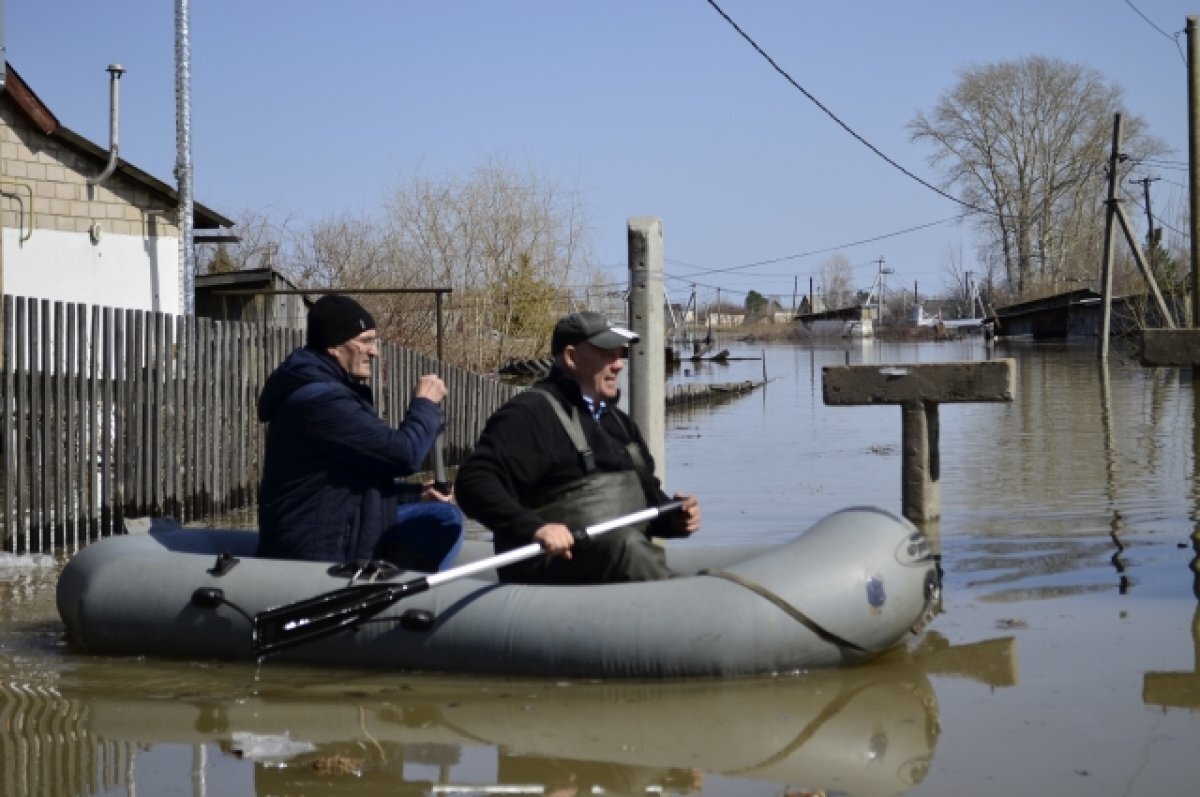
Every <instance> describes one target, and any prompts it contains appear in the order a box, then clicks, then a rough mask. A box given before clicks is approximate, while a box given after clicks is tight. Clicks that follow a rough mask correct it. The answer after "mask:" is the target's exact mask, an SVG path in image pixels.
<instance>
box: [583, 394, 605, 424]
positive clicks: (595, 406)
mask: <svg viewBox="0 0 1200 797" xmlns="http://www.w3.org/2000/svg"><path fill="white" fill-rule="evenodd" d="M583 403H584V404H586V405H587V408H588V411H589V412H591V413H592V419H593V420H596V421H598V420H600V416H602V415H603V414H604V411H605V410H607V409H608V402H607V401H600V402H597V401H596V400H595V399H594V398H592V397H591V396H584V397H583Z"/></svg>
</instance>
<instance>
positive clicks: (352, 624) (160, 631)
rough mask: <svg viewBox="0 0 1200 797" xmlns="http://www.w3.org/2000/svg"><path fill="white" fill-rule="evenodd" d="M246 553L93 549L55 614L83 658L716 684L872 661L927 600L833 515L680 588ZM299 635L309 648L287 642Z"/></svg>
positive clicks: (881, 531)
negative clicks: (515, 580) (519, 578)
mask: <svg viewBox="0 0 1200 797" xmlns="http://www.w3.org/2000/svg"><path fill="white" fill-rule="evenodd" d="M256 544H257V535H256V534H254V533H253V532H246V531H231V530H213V529H192V528H184V529H177V530H171V531H165V532H151V533H145V534H132V535H124V536H119V537H112V538H108V539H105V540H101V541H99V542H96V543H93V544H91V545H89V546H87V547H86V548H84V549H83V550H82V551H80V552H79V553H78V554H76V555H75V556H74V557H73V558H72V559H71V561H70V562H69V563H68V564H67V566H66V567H65V568H64V569H63V572H62V575H61V576H60V578H59V582H58V590H57V604H58V611H59V614H60V616H61V617H62V619H63V622H64V623H65V625H66V629H67V632H68V635H69V637H70V638H71V639H72V640H73V641H74V642H75V643H76V644H77V645H79V646H81V647H82V648H83V649H84V650H86V651H88V652H92V653H97V654H108V655H131V656H155V657H167V658H175V659H189V660H197V659H226V660H238V659H241V660H254V659H256V658H257V659H261V658H263V657H264V656H266V657H267V663H268V665H269V662H270V661H274V660H282V661H289V662H298V663H307V664H317V665H344V666H354V667H378V668H386V669H390V670H402V671H423V672H442V673H476V674H490V675H505V676H510V675H512V676H565V677H579V678H605V679H611V678H639V679H646V678H690V677H716V678H724V677H735V676H750V675H772V674H786V673H793V672H797V671H801V670H807V669H812V668H820V667H829V666H836V665H842V664H848V663H854V662H859V661H863V660H866V659H868V658H871V657H873V656H875V655H876V654H878V653H880V652H882V651H884V650H887V649H889V648H892V647H895V646H896V645H897V644H899V643H900V642H901V641H902V640H903V639H904V638H905V637H906V635H908V634H909V633H910V632H912V631H915V630H916V629H918V628H919V627H920V626H922V625H923V624H924V623H925V622H927V620H928V619H929V615H930V612H931V607H932V606H933V605H934V602H935V601H936V597H937V591H938V578H937V571H936V566H935V562H934V560H933V557H932V555H931V552H930V549H929V546H928V545H927V543H926V541H925V539H924V537H923V536H922V535H921V533H920V532H919V531H917V529H916V528H915V527H913V526H912V524H910V523H909V522H908V521H906V520H904V519H903V518H900V517H898V516H896V515H893V514H891V513H889V512H885V511H883V510H879V509H873V508H854V509H846V510H842V511H840V512H836V513H834V514H832V515H829V516H828V517H826V518H824V519H823V520H821V521H819V522H818V523H817V524H815V525H814V526H812V527H811V528H809V529H808V530H807V531H805V532H804V533H802V534H800V535H799V536H798V537H796V538H795V539H793V540H791V541H789V542H786V543H784V544H781V545H778V546H770V547H764V546H758V547H743V548H718V547H703V546H701V545H700V544H699V543H697V542H694V541H689V542H685V543H682V544H680V543H672V544H670V545H668V547H667V558H668V563H669V564H670V566H671V567H672V569H673V570H675V571H676V572H678V573H680V574H681V575H680V576H679V577H677V578H673V579H669V580H666V581H656V582H646V583H635V584H612V585H602V586H581V587H562V586H528V585H515V584H501V583H498V582H497V580H496V577H495V573H494V571H493V570H487V569H486V566H487V564H488V563H489V562H491V561H492V560H494V559H495V557H492V558H490V559H486V560H483V561H481V557H485V556H486V553H487V550H486V548H490V545H488V544H487V543H480V542H476V543H473V544H469V545H468V546H467V547H466V548H465V551H464V555H463V557H462V558H461V559H460V561H464V562H466V564H463V565H461V566H458V565H456V568H454V569H452V570H451V571H447V572H445V573H438V574H433V575H430V576H423V575H421V574H417V573H412V572H403V571H399V572H386V571H372V572H370V573H369V574H367V575H364V573H363V572H362V570H363V569H362V568H358V567H346V566H336V565H330V564H323V563H319V562H295V561H283V560H273V559H259V558H255V557H254V555H253V554H254V550H255V546H256ZM472 559H474V560H475V562H474V565H472V564H471V563H470V560H472ZM478 566H484V568H485V570H484V572H479V573H474V574H472V575H470V576H468V577H460V576H459V575H458V574H457V573H456V572H455V571H457V570H461V571H463V572H464V573H465V572H467V571H468V570H469V569H470V568H471V567H478ZM414 584H415V585H417V587H418V588H417V589H410V587H411V586H412V585H414ZM347 595H350V596H351V597H353V598H355V600H354V601H353V602H349V603H348V602H347V601H346V597H347ZM359 596H362V598H363V600H362V601H361V602H359V601H358V597H359ZM327 597H332V598H336V600H326V598H327ZM318 609H320V611H322V612H324V614H321V615H320V616H319V617H318V616H317V615H318V614H319V612H318ZM325 609H329V611H325ZM330 620H332V621H334V622H332V623H330V622H327V621H330ZM264 626H265V627H267V628H273V629H274V631H273V632H272V633H270V634H266V636H267V637H268V638H267V640H266V642H264V639H263V637H264V633H263V628H264ZM305 629H309V630H314V629H315V631H316V632H315V633H308V634H298V635H296V636H295V637H294V638H293V637H292V635H293V634H294V633H297V632H299V631H304V630H305ZM281 642H287V643H288V644H286V645H285V644H281Z"/></svg>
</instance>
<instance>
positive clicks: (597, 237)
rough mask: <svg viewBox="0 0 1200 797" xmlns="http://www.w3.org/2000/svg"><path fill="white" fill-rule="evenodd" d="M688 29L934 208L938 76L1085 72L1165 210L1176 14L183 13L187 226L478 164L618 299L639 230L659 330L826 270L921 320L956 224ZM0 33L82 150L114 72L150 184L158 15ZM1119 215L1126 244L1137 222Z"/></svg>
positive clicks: (1173, 122)
mask: <svg viewBox="0 0 1200 797" xmlns="http://www.w3.org/2000/svg"><path fill="white" fill-rule="evenodd" d="M714 2H715V4H716V6H718V7H719V8H720V9H721V10H723V11H724V12H725V14H727V15H728V16H729V18H730V19H732V20H733V21H734V22H735V23H736V24H737V26H738V27H740V28H741V29H742V31H744V32H745V34H746V35H747V36H749V37H750V38H751V39H752V40H753V41H754V42H755V43H757V45H758V46H759V47H760V48H761V49H762V51H764V52H765V53H766V54H767V55H769V56H770V57H771V59H773V60H774V61H775V63H776V64H778V66H779V67H780V68H781V69H783V70H784V71H786V72H787V73H788V75H790V76H791V78H792V80H794V81H795V83H796V84H798V85H799V86H801V87H803V89H804V91H806V92H808V94H810V95H812V97H814V98H815V99H816V100H818V101H819V102H820V103H821V105H823V106H825V108H827V109H828V110H829V111H830V112H831V113H832V114H833V115H835V116H836V117H837V118H838V119H840V120H841V121H842V122H843V123H844V124H845V125H846V126H847V127H849V128H851V129H852V130H853V131H854V132H855V133H857V134H858V136H860V137H861V138H862V139H865V140H866V141H867V142H869V143H870V144H871V145H872V146H873V147H875V148H876V149H878V150H879V151H880V152H882V153H884V154H885V155H886V156H887V157H888V158H889V159H891V160H892V161H894V162H895V163H896V164H898V165H899V166H901V167H903V169H905V170H907V171H909V172H911V173H912V174H914V175H916V176H917V177H920V178H921V179H922V180H925V181H926V182H930V183H934V184H937V183H938V181H939V175H938V173H937V172H936V171H935V170H934V169H933V168H932V167H931V166H930V165H929V163H928V158H929V155H930V154H931V150H930V149H929V147H928V146H927V145H925V144H920V143H913V142H911V141H910V140H909V132H908V129H907V124H908V122H910V121H911V120H912V119H913V117H914V116H915V114H916V113H917V112H918V111H929V110H931V109H932V108H933V107H934V106H935V104H936V103H937V101H938V99H939V97H940V96H941V95H942V94H944V93H945V92H947V91H949V90H950V89H951V88H952V87H953V86H954V84H955V82H956V80H957V78H958V76H959V74H960V70H962V69H964V68H968V67H972V66H982V65H987V64H994V63H999V62H1004V61H1012V60H1016V59H1020V58H1023V57H1026V56H1031V55H1040V56H1050V57H1054V58H1058V59H1061V60H1063V61H1067V62H1070V63H1074V64H1080V65H1083V66H1087V67H1091V68H1093V69H1095V70H1097V71H1098V72H1100V73H1101V74H1102V75H1103V76H1104V77H1105V79H1107V80H1108V81H1110V82H1114V83H1117V84H1119V85H1120V86H1122V87H1123V88H1124V90H1125V103H1126V111H1127V112H1128V113H1130V114H1133V115H1136V116H1140V117H1142V118H1143V119H1145V120H1146V121H1147V122H1148V124H1149V132H1150V133H1151V134H1152V135H1155V136H1157V137H1158V138H1160V139H1162V140H1163V141H1164V142H1165V143H1166V144H1167V145H1168V146H1169V147H1171V149H1172V150H1173V152H1172V153H1171V154H1169V155H1167V156H1165V159H1164V161H1163V162H1162V163H1161V164H1159V166H1158V168H1156V169H1155V170H1154V171H1152V172H1146V173H1144V174H1143V173H1140V172H1139V173H1138V174H1137V176H1138V177H1143V176H1145V177H1157V178H1159V179H1158V180H1156V181H1155V182H1154V183H1153V184H1152V194H1151V202H1152V205H1153V209H1154V212H1155V215H1156V216H1160V217H1162V218H1163V219H1164V220H1167V221H1168V222H1170V220H1171V219H1172V218H1178V215H1177V214H1178V213H1180V212H1181V211H1180V209H1181V208H1183V207H1185V204H1184V203H1185V201H1186V197H1187V189H1186V185H1187V179H1186V177H1187V175H1186V168H1185V166H1184V164H1185V162H1186V156H1187V151H1186V147H1187V73H1186V63H1185V58H1184V54H1185V53H1186V49H1187V42H1186V37H1185V36H1184V34H1183V32H1182V31H1183V29H1184V27H1185V25H1186V21H1187V16H1188V15H1189V14H1193V15H1194V14H1200V2H1197V3H1196V4H1195V6H1194V7H1192V8H1189V7H1188V6H1187V4H1186V3H1185V2H1183V0H1005V1H1004V2H981V1H980V0H975V1H974V2H968V1H964V0H907V2H899V0H877V1H876V2H871V1H870V0H856V1H855V0H841V1H840V2H830V1H829V0H827V1H826V2H820V3H818V2H808V0H713V2H709V0H437V1H436V2H435V1H434V0H421V1H418V0H338V2H328V1H327V2H322V3H318V2H313V1H312V0H289V1H288V2H284V0H257V1H256V2H246V0H194V1H193V2H191V3H190V21H191V25H190V33H191V36H190V42H191V114H192V124H191V131H192V163H193V182H194V196H195V199H196V201H198V202H201V203H203V204H205V205H206V206H208V207H209V208H211V209H213V210H215V211H217V212H219V213H222V214H224V215H226V216H229V217H231V218H235V219H236V218H237V217H238V216H239V215H241V214H243V213H244V212H246V211H251V212H254V213H259V214H267V215H270V216H273V217H275V218H280V219H282V218H289V219H291V220H292V223H293V224H301V225H302V224H304V223H309V222H315V221H319V220H322V219H326V218H332V217H336V216H340V215H343V214H347V213H349V214H359V213H373V212H375V210H376V209H378V208H380V207H381V205H382V203H383V202H384V201H385V198H386V196H387V194H388V193H389V192H390V191H391V190H392V189H394V188H395V187H396V186H397V185H398V184H399V183H400V182H401V181H402V180H403V179H404V178H405V177H406V176H407V175H411V174H413V173H414V172H416V173H420V174H422V175H425V176H428V177H433V178H438V177H447V178H452V177H465V176H467V175H468V174H469V173H470V172H472V171H473V170H474V169H476V168H478V167H480V166H482V165H484V164H485V163H487V162H488V161H491V160H500V161H503V162H507V163H510V164H513V165H514V166H515V167H517V168H518V169H520V170H532V171H534V172H536V173H537V174H539V175H541V176H543V177H545V178H546V179H548V180H550V181H552V182H554V183H555V184H557V185H558V186H559V187H560V188H562V189H564V190H570V191H575V192H578V193H579V195H580V197H581V200H582V202H583V204H584V205H585V206H586V208H587V211H588V218H589V229H590V233H591V239H592V244H593V248H594V252H595V257H596V260H597V263H598V264H599V265H600V266H601V267H602V268H603V269H604V270H605V272H606V273H607V274H609V275H611V277H612V279H613V280H614V281H617V282H622V283H623V282H625V281H627V276H628V274H627V239H626V230H627V226H628V222H629V219H630V218H633V217H637V216H654V217H658V218H659V219H661V220H662V225H663V247H664V253H665V260H666V265H665V268H666V280H665V287H666V290H667V295H668V298H669V299H670V300H671V301H675V302H687V301H688V300H689V298H690V296H691V295H692V292H693V291H694V292H695V294H696V298H697V300H698V301H699V302H700V303H701V304H704V303H706V302H711V301H713V300H714V298H715V297H720V298H721V299H723V300H726V301H733V302H736V303H739V304H740V303H741V301H742V300H743V299H744V297H745V293H746V292H747V291H750V290H754V291H757V292H758V293H761V294H764V295H767V296H773V297H777V298H779V299H780V301H781V303H782V304H783V305H784V306H785V307H791V306H792V301H793V298H794V296H795V295H796V294H797V293H798V294H799V295H800V296H803V295H804V294H806V293H807V292H808V285H809V281H810V279H815V278H816V277H817V276H818V274H819V272H820V268H821V264H822V262H823V261H825V260H827V259H828V258H830V257H831V256H832V255H834V254H841V255H844V256H845V257H846V258H847V259H848V260H849V261H850V263H851V265H852V266H853V272H854V282H855V286H856V287H859V288H863V289H866V288H868V287H870V285H871V284H872V282H873V281H874V279H875V277H876V275H877V274H878V272H879V270H880V266H881V263H880V261H881V259H882V266H883V267H884V268H887V269H891V271H892V273H891V274H890V275H888V276H887V277H886V280H887V288H888V290H889V291H896V290H899V289H901V288H906V289H908V290H912V289H913V288H914V287H916V288H917V289H918V290H919V292H920V293H921V295H939V294H944V293H945V292H946V289H947V286H948V284H949V282H950V279H951V278H950V270H949V268H948V263H949V257H950V253H952V252H956V253H961V257H962V258H963V262H964V266H965V268H966V269H967V270H972V269H976V273H977V274H978V273H981V272H982V270H981V269H979V268H978V266H977V264H975V260H974V259H975V237H974V235H973V234H972V231H971V230H970V229H969V228H968V227H964V226H961V225H959V224H956V223H955V222H954V221H953V220H954V219H955V218H956V217H957V216H958V214H959V210H960V206H959V205H957V204H956V203H954V202H952V201H951V200H949V199H947V198H945V197H943V196H940V195H939V194H937V193H936V192H934V191H932V190H930V189H929V188H928V187H926V186H923V185H921V183H920V182H918V181H917V180H914V179H913V178H912V177H910V176H907V175H905V174H904V173H903V172H902V171H901V170H900V169H897V168H896V167H895V166H893V165H891V164H889V163H888V162H887V161H886V160H885V159H883V158H881V157H880V156H879V155H877V154H876V153H874V152H872V151H871V149H869V148H868V147H867V146H865V145H864V144H863V143H862V142H861V141H859V140H858V139H856V138H855V137H854V136H852V135H851V134H850V133H848V132H847V131H846V130H845V129H844V128H843V127H841V126H840V125H839V124H838V123H837V122H835V121H834V120H833V119H832V118H830V116H829V115H827V114H826V112H825V111H822V110H821V108H819V107H818V106H817V105H816V104H814V102H813V101H812V100H811V99H809V98H808V97H806V96H805V94H804V93H803V92H801V91H800V90H798V89H797V88H796V86H794V85H792V84H791V83H789V82H788V81H787V80H786V79H785V78H784V77H782V76H781V75H780V74H779V73H778V72H777V71H776V70H775V69H773V68H772V66H771V65H770V63H768V62H767V60H766V59H764V57H763V56H762V55H761V54H760V53H759V52H757V51H756V50H755V49H754V48H753V47H752V46H751V44H750V43H748V42H747V41H746V39H745V38H743V36H742V35H740V34H739V33H738V32H737V30H736V29H735V28H734V27H733V26H731V25H730V23H729V22H728V21H727V20H726V19H725V18H724V17H722V15H721V14H720V13H718V10H717V8H715V7H714V4H713V3H714ZM3 14H4V44H5V48H6V53H7V57H8V60H9V63H10V64H12V66H13V67H14V68H15V69H16V70H17V71H18V72H19V73H20V74H21V76H22V77H23V78H24V79H25V81H26V82H27V83H29V85H30V87H31V88H32V89H33V91H34V92H35V93H36V94H37V95H38V96H39V97H40V98H41V99H42V101H43V102H44V103H45V104H46V105H47V106H48V107H49V108H50V110H51V111H52V112H53V113H54V114H55V115H56V116H57V117H58V119H59V121H60V122H61V123H62V124H63V125H65V126H66V127H68V128H70V129H72V130H74V131H75V132H77V133H79V134H81V135H83V136H85V137H87V138H89V139H90V140H92V141H93V142H95V143H97V144H99V145H100V146H105V147H106V146H107V145H108V104H109V97H108V95H109V89H108V73H107V72H106V71H105V68H106V67H107V66H108V65H109V64H110V63H114V62H116V63H120V64H122V65H123V66H124V67H125V69H126V70H127V71H126V73H125V75H124V77H123V78H122V80H121V85H120V148H121V156H122V157H123V158H124V159H125V160H127V161H129V162H130V163H133V164H135V165H136V166H138V167H140V168H142V169H144V170H145V171H147V172H149V173H150V174H152V175H154V176H156V177H158V178H159V179H161V180H163V181H164V182H167V183H169V184H172V185H173V184H174V183H175V180H174V177H173V176H172V175H173V171H174V166H175V160H176V127H175V115H176V103H175V3H174V2H171V1H170V0H106V1H105V2H95V1H94V0H3ZM1134 188H1136V189H1137V191H1140V187H1134ZM1135 193H1136V192H1135ZM1129 211H1130V216H1131V218H1133V219H1135V225H1137V226H1138V231H1139V234H1143V233H1144V230H1143V229H1142V227H1141V224H1142V222H1141V219H1144V210H1142V209H1141V208H1139V207H1130V208H1129ZM1173 214H1175V215H1173ZM914 228H917V229H914ZM906 230H911V231H910V232H903V231H906ZM235 231H236V229H235ZM1172 234H1173V232H1172V231H1168V232H1167V235H1168V237H1169V236H1170V235H1172Z"/></svg>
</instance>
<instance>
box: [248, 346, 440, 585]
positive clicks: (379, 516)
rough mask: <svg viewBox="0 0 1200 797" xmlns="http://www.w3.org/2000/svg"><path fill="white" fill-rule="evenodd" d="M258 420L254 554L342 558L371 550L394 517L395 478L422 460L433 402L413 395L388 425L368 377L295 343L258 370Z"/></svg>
mask: <svg viewBox="0 0 1200 797" xmlns="http://www.w3.org/2000/svg"><path fill="white" fill-rule="evenodd" d="M258 419H259V420H260V421H265V422H266V423H267V442H266V456H265V461H264V463H263V477H262V489H261V492H260V495H259V502H258V522H259V534H260V536H259V543H258V554H259V556H268V557H273V558H279V559H308V560H315V561H328V562H344V561H350V560H354V559H367V558H372V557H373V555H374V548H375V544H376V543H377V542H378V540H379V537H380V535H381V534H383V532H384V531H385V530H386V529H387V528H389V527H390V526H391V525H393V524H394V523H395V522H396V507H397V504H398V503H399V499H400V496H401V495H402V493H401V490H402V489H403V488H402V486H401V485H397V484H396V480H397V479H398V478H400V477H403V476H408V475H410V474H412V473H414V472H416V471H417V469H419V468H420V467H421V463H422V461H423V460H424V459H425V456H426V454H427V453H428V452H429V449H430V448H431V447H432V446H433V442H434V439H435V438H436V437H437V434H438V432H439V431H440V429H441V426H442V411H441V408H440V407H438V405H436V404H434V403H433V402H432V401H429V400H427V399H423V398H414V399H413V400H412V403H411V404H409V407H408V411H407V412H406V413H405V416H404V420H403V421H402V422H401V423H400V425H399V426H398V427H397V428H395V429H393V428H392V427H390V426H388V425H387V424H386V423H385V422H384V421H383V420H382V419H381V418H380V417H379V414H378V413H377V412H376V411H375V404H374V401H373V399H372V396H371V389H370V388H369V387H368V386H367V385H364V384H360V383H358V382H356V381H354V380H352V379H351V378H350V376H349V375H348V374H347V373H346V371H345V370H344V369H343V368H342V367H341V366H340V365H339V364H338V363H337V361H336V360H334V359H333V358H332V357H329V356H328V355H327V354H324V353H320V352H317V351H314V350H312V349H296V350H295V351H294V352H292V353H291V354H290V355H289V356H288V358H287V359H286V360H285V361H284V362H283V364H282V365H280V366H279V367H278V368H277V369H275V371H274V372H273V373H272V374H271V375H270V377H268V378H267V383H266V385H265V386H264V387H263V391H262V395H261V396H259V399H258Z"/></svg>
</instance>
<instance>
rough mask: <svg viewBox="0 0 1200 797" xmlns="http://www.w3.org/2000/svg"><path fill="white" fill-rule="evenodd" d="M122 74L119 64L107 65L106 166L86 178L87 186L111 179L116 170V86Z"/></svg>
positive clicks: (121, 67)
mask: <svg viewBox="0 0 1200 797" xmlns="http://www.w3.org/2000/svg"><path fill="white" fill-rule="evenodd" d="M123 74H125V67H123V66H121V65H120V64H109V65H108V165H107V166H105V167H104V171H102V172H100V174H98V175H96V176H95V177H89V178H87V184H88V185H100V184H101V183H103V182H104V181H105V180H107V179H108V178H109V177H111V176H112V173H113V172H114V171H116V168H117V150H118V146H117V130H118V126H117V119H118V117H119V113H118V105H119V102H120V92H119V90H118V88H117V86H118V85H120V81H121V75H123Z"/></svg>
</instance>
